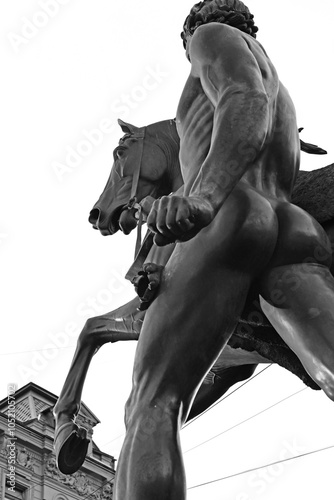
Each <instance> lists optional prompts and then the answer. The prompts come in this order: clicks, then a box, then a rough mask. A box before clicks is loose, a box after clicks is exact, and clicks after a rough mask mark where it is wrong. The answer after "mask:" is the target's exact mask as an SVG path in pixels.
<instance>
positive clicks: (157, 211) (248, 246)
mask: <svg viewBox="0 0 334 500" xmlns="http://www.w3.org/2000/svg"><path fill="white" fill-rule="evenodd" d="M213 21H214V22H213ZM256 30H257V29H256V28H255V27H254V22H253V18H252V15H251V14H250V13H249V11H248V9H247V8H246V7H245V6H244V4H243V3H242V2H239V1H238V0H212V1H204V2H201V3H199V4H197V5H196V6H195V7H194V8H193V9H192V11H191V13H190V16H188V18H187V20H186V23H185V26H184V33H183V40H184V45H185V48H186V53H187V57H188V59H189V60H190V62H191V73H190V76H189V79H188V81H187V83H186V86H185V89H184V92H183V94H182V96H181V100H180V103H179V107H178V111H177V128H178V132H179V135H180V162H181V173H182V178H183V180H184V191H183V194H182V195H181V194H176V193H175V194H172V195H170V196H162V197H161V198H160V199H159V200H156V201H155V202H154V203H153V206H152V208H151V210H150V213H149V215H148V218H147V224H148V227H149V228H150V229H151V231H153V232H154V233H155V238H154V239H155V243H156V244H157V245H159V246H160V245H166V244H168V243H170V242H175V241H176V242H177V244H176V247H175V249H174V251H173V252H172V255H171V256H170V258H169V260H168V262H167V264H166V267H165V268H164V271H163V274H162V281H161V284H160V287H159V290H158V294H157V297H156V299H155V300H154V301H153V302H152V304H151V306H150V307H149V309H148V311H147V313H146V315H145V319H144V322H143V325H142V328H141V333H140V338H139V342H138V348H137V352H136V359H135V366H134V375H133V382H134V383H133V389H132V392H131V395H130V398H129V400H128V402H127V405H126V416H125V419H126V427H127V434H126V438H125V442H124V446H123V449H122V453H121V456H120V460H119V465H118V469H117V481H116V490H115V494H116V498H117V499H122V500H126V499H132V500H136V499H138V500H139V499H145V500H150V499H152V500H153V499H157V498H159V499H161V500H164V499H166V500H167V499H168V500H171V499H177V500H180V499H182V498H185V496H186V493H185V491H186V486H185V477H184V471H183V464H182V457H181V451H180V446H179V439H178V432H179V428H180V427H181V426H182V425H183V423H184V422H185V421H186V419H187V417H188V415H189V412H190V410H191V406H192V403H193V401H194V398H195V397H196V394H197V392H198V389H199V387H200V386H201V384H202V382H203V380H204V379H205V376H206V374H207V373H208V371H209V370H210V368H211V367H212V366H213V364H214V363H215V361H216V360H217V358H218V357H219V355H220V354H221V352H222V350H223V349H226V345H227V342H228V340H229V339H230V337H231V335H232V333H233V331H234V330H235V328H236V326H237V323H238V319H239V318H240V316H241V315H242V312H243V310H244V307H245V304H246V299H247V297H248V296H249V294H250V293H251V292H252V290H253V289H254V287H255V289H256V290H257V293H259V295H260V303H261V308H262V310H263V311H264V313H265V315H266V316H267V318H268V319H269V321H270V323H271V324H272V325H273V326H274V327H275V329H276V331H277V332H278V333H279V335H280V336H281V337H282V339H283V340H284V341H285V343H286V344H287V345H288V346H289V347H290V348H291V349H292V350H293V351H294V353H295V354H296V355H297V356H298V358H299V360H300V361H301V363H302V364H303V366H304V368H305V370H306V371H307V372H308V373H309V375H310V376H311V378H312V379H313V380H314V381H315V382H316V384H318V385H319V387H321V388H322V389H323V390H324V391H325V393H326V394H327V395H328V396H329V397H330V398H332V399H333V398H334V379H333V374H334V363H333V351H334V339H333V335H332V334H331V329H332V328H333V326H334V311H333V307H332V306H333V304H334V280H333V277H332V275H331V273H330V271H329V267H330V265H331V248H330V242H329V240H328V238H327V236H326V233H325V231H324V230H323V228H322V227H321V226H320V224H318V223H317V222H316V220H315V219H313V218H312V217H311V216H310V215H309V214H308V213H306V212H304V211H303V210H302V209H300V208H298V207H297V206H295V205H292V204H291V202H290V201H291V193H292V189H293V185H294V182H295V179H296V176H297V172H298V168H299V151H300V148H299V138H298V129H297V125H296V118H295V112H294V107H293V103H292V101H291V99H290V97H289V94H288V92H287V91H286V89H285V88H284V87H283V85H282V84H281V83H280V82H279V80H278V77H277V74H276V71H275V68H274V66H273V65H272V63H271V61H270V60H269V58H268V56H267V55H266V53H265V52H264V49H263V48H262V47H261V45H260V44H259V43H258V42H257V41H256V40H255V32H256ZM129 139H131V138H129ZM142 144H143V141H142V140H141V138H140V137H138V138H137V141H136V143H134V148H135V150H134V151H130V149H129V150H128V151H126V148H125V149H123V153H124V152H126V153H127V154H123V155H122V154H120V153H121V149H119V151H118V152H116V154H117V161H116V168H115V175H116V176H117V175H118V176H120V177H122V178H123V179H124V182H123V184H122V189H123V191H122V193H123V194H122V195H124V196H123V197H124V200H125V201H124V203H123V206H122V207H120V208H119V210H118V211H117V212H116V213H115V211H114V212H113V213H112V211H111V207H112V201H111V200H110V201H109V204H107V205H106V208H107V209H106V210H105V207H103V208H104V211H103V210H102V209H101V206H100V207H99V206H98V205H97V206H96V208H95V209H94V210H95V212H94V213H93V217H94V225H95V226H96V227H98V228H99V229H100V230H101V232H102V233H103V234H112V232H113V231H114V230H115V227H116V226H118V224H119V226H120V227H121V229H122V230H123V231H124V232H125V233H127V232H129V231H131V230H132V229H133V228H134V227H135V226H136V225H137V220H136V217H135V214H136V212H137V208H138V207H137V203H136V200H132V202H131V203H130V204H129V203H128V201H129V200H128V195H129V193H130V192H131V195H132V194H133V191H135V190H136V186H137V188H138V189H141V191H142V192H143V193H144V196H147V195H149V194H151V191H152V190H153V189H155V194H156V195H157V196H159V192H158V191H159V187H158V185H157V180H158V177H156V178H155V179H148V178H147V177H146V171H145V162H144V161H143V162H142V170H141V176H140V178H139V176H136V175H134V174H133V175H131V169H130V167H129V165H130V164H131V161H130V160H131V159H134V158H136V153H137V154H138V155H139V158H141V157H142V156H144V155H145V150H143V146H142ZM164 154H165V152H164V151H163V150H162V149H161V148H159V147H158V148H157V147H156V146H155V145H154V144H153V143H149V144H148V145H147V147H146V155H147V157H149V156H150V157H152V158H155V160H156V161H158V160H159V158H160V159H161V158H162V156H163V155H164ZM132 155H133V156H132ZM122 156H123V159H122ZM132 173H133V172H132ZM120 174H121V175H120ZM152 181H153V182H152ZM171 187H172V189H171V190H174V187H173V186H171ZM131 198H134V197H133V196H131ZM100 201H101V200H100ZM103 201H106V200H103ZM124 207H125V209H124ZM97 211H98V212H97ZM100 330H102V331H104V330H105V325H104V326H103V325H101V328H100ZM95 331H96V332H98V331H99V328H98V326H97V327H96V330H95ZM109 333H110V332H109ZM107 335H108V331H107V332H106V333H105V337H107ZM101 336H102V335H101ZM87 352H88V349H87ZM59 416H60V417H61V412H60V411H59ZM60 422H61V418H59V423H60ZM148 424H150V426H149V430H150V432H147V428H148ZM65 425H66V423H65ZM59 432H60V431H59Z"/></svg>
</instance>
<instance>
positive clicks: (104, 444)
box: [101, 432, 125, 447]
mask: <svg viewBox="0 0 334 500" xmlns="http://www.w3.org/2000/svg"><path fill="white" fill-rule="evenodd" d="M123 436H125V432H123V433H122V434H120V435H119V436H116V437H115V438H114V439H112V440H111V441H108V442H107V443H103V444H102V445H101V447H103V446H107V444H110V443H113V442H114V441H117V439H119V438H121V437H123Z"/></svg>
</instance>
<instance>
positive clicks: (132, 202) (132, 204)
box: [125, 127, 146, 258]
mask: <svg viewBox="0 0 334 500" xmlns="http://www.w3.org/2000/svg"><path fill="white" fill-rule="evenodd" d="M145 133H146V127H143V128H142V129H140V130H138V131H136V132H134V133H131V134H130V136H131V137H133V138H135V139H138V141H139V142H138V144H139V151H138V162H137V164H136V166H135V169H134V172H133V176H132V185H131V194H130V199H129V201H128V203H127V205H126V206H125V209H127V210H132V209H133V208H134V209H136V210H137V212H138V224H137V240H136V247H135V258H136V255H137V253H138V252H139V249H140V247H141V229H142V225H143V212H142V207H141V205H140V203H138V200H137V188H138V183H139V177H140V170H141V164H142V160H143V152H144V140H145Z"/></svg>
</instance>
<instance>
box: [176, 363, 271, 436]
mask: <svg viewBox="0 0 334 500" xmlns="http://www.w3.org/2000/svg"><path fill="white" fill-rule="evenodd" d="M271 366H272V364H270V365H268V366H266V367H265V368H263V369H262V370H260V371H259V372H258V373H256V374H255V375H253V376H252V377H250V378H249V379H247V380H246V381H245V382H243V383H242V384H241V385H239V386H238V387H237V388H236V389H234V390H233V391H231V392H229V393H228V394H227V395H226V396H223V397H222V398H220V399H218V401H216V402H215V403H214V404H213V405H211V406H209V408H207V409H206V410H205V411H203V412H202V413H201V414H200V415H197V417H194V418H193V419H192V420H190V422H187V423H186V424H185V425H184V426H183V427H182V429H185V428H186V427H188V426H189V425H190V424H192V423H194V422H195V421H196V420H197V419H198V418H200V417H202V416H203V415H205V414H206V413H207V412H208V411H210V410H212V408H214V407H215V406H217V405H219V404H220V403H222V402H223V401H225V399H227V398H229V397H230V396H232V394H234V393H235V392H237V391H239V390H240V389H241V388H242V387H244V386H245V385H247V384H249V382H251V381H252V380H254V379H255V378H256V377H258V376H259V375H261V373H263V372H265V371H266V370H268V368H270V367H271Z"/></svg>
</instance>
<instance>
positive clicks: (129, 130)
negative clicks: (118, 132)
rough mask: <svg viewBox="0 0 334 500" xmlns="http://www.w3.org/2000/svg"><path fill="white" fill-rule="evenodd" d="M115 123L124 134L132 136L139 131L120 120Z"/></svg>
mask: <svg viewBox="0 0 334 500" xmlns="http://www.w3.org/2000/svg"><path fill="white" fill-rule="evenodd" d="M117 123H118V125H119V126H120V127H121V129H122V130H123V132H124V133H125V134H134V133H135V132H136V131H137V130H139V128H138V127H135V125H131V123H126V122H123V120H121V119H120V118H118V120H117Z"/></svg>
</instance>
